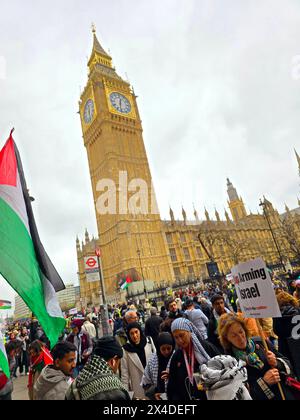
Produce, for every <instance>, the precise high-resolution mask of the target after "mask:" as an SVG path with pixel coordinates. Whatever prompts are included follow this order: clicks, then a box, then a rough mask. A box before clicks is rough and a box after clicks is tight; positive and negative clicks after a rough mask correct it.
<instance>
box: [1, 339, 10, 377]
mask: <svg viewBox="0 0 300 420" xmlns="http://www.w3.org/2000/svg"><path fill="white" fill-rule="evenodd" d="M0 369H1V370H2V372H3V373H4V375H5V376H6V377H7V378H10V371H9V364H8V360H7V355H6V351H5V346H4V341H3V336H2V333H1V331H0Z"/></svg>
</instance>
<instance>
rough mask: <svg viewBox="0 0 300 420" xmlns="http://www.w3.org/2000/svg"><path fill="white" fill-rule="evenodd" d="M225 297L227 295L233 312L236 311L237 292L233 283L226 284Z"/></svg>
mask: <svg viewBox="0 0 300 420" xmlns="http://www.w3.org/2000/svg"><path fill="white" fill-rule="evenodd" d="M227 297H228V302H229V305H230V306H231V307H232V309H233V312H236V311H237V306H236V300H237V294H236V290H235V286H234V284H233V283H230V284H229V286H228V291H227Z"/></svg>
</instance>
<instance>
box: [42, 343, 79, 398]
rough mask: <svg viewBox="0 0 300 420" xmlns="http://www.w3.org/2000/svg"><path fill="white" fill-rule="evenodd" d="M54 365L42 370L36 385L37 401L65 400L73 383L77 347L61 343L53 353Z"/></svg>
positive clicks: (55, 347)
mask: <svg viewBox="0 0 300 420" xmlns="http://www.w3.org/2000/svg"><path fill="white" fill-rule="evenodd" d="M51 356H52V359H53V365H47V366H45V367H44V369H43V370H42V372H41V374H40V376H39V378H38V380H37V381H36V383H35V385H34V392H35V399H36V400H41V401H47V400H64V399H65V396H66V391H67V389H68V388H69V386H70V384H71V383H72V380H71V377H72V374H73V370H74V368H75V367H76V347H75V346H74V344H71V343H69V342H67V341H66V342H60V343H58V344H56V346H54V348H53V349H52V351H51Z"/></svg>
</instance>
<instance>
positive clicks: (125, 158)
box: [76, 29, 300, 306]
mask: <svg viewBox="0 0 300 420" xmlns="http://www.w3.org/2000/svg"><path fill="white" fill-rule="evenodd" d="M93 38H94V39H93V50H92V54H91V57H90V59H89V62H88V67H89V75H88V81H87V84H86V87H85V89H84V91H83V93H82V95H81V97H80V101H79V111H80V117H81V124H82V132H83V140H84V145H85V147H86V150H87V156H88V162H89V170H90V177H91V183H92V190H93V197H94V203H95V212H96V218H97V227H98V237H97V238H94V237H92V238H90V236H89V234H88V232H87V231H86V232H85V238H84V242H80V240H79V238H77V240H76V248H77V258H78V275H79V281H80V290H81V299H82V302H83V305H84V306H85V305H87V304H98V303H99V289H100V284H99V282H98V281H96V282H88V281H87V277H86V272H85V258H87V257H89V256H94V255H95V249H96V248H97V247H98V248H100V249H101V260H102V267H103V277H104V282H105V289H106V295H107V300H108V302H109V301H114V300H115V296H116V293H117V291H118V290H119V285H120V282H122V279H124V278H125V279H126V278H127V277H128V276H129V277H130V278H131V279H132V280H133V281H142V280H143V279H146V280H151V281H153V282H154V283H155V284H157V285H170V286H171V285H172V284H174V282H175V281H176V280H179V279H195V278H202V279H205V278H207V277H208V276H209V274H208V271H207V263H209V262H215V263H217V265H218V268H219V271H220V273H224V274H226V273H229V272H230V270H231V268H232V267H233V266H234V265H236V264H237V263H239V262H243V261H247V260H250V259H253V258H257V257H262V258H263V259H264V260H265V261H266V263H267V264H268V265H269V266H271V267H274V268H280V266H283V265H285V267H286V269H288V268H291V267H292V266H296V265H298V266H299V265H300V207H298V208H296V209H289V208H287V207H286V211H285V213H284V214H279V213H278V211H277V210H276V209H275V208H274V207H273V205H272V203H271V202H270V201H268V200H267V198H264V200H263V201H262V202H261V207H262V214H248V213H247V211H246V208H245V205H244V202H243V200H242V198H241V197H240V196H239V194H238V192H237V191H236V189H235V187H234V185H233V184H232V182H231V181H230V180H229V179H228V180H227V192H228V206H229V210H230V214H229V213H228V212H227V211H225V214H224V215H222V217H221V215H220V214H219V213H218V211H217V210H216V211H215V214H214V215H213V217H212V215H209V213H208V212H207V211H206V212H205V220H200V219H199V217H198V213H197V211H196V210H195V212H194V220H192V221H191V220H188V218H187V215H186V212H185V210H184V209H182V217H181V220H178V219H177V218H176V217H175V215H174V213H173V211H172V209H170V220H168V221H162V220H161V217H160V214H159V212H158V210H156V211H148V212H142V211H141V212H136V211H135V212H130V211H128V208H127V207H126V206H125V207H126V208H125V211H119V209H118V211H109V210H112V209H113V208H116V206H114V205H113V206H112V207H109V206H108V207H107V208H106V211H103V209H102V210H101V209H100V211H99V195H100V194H99V193H100V192H101V191H104V193H103V192H102V195H103V194H104V196H105V192H106V193H107V191H108V190H107V188H106V190H105V189H103V185H102V184H101V180H110V182H111V186H112V190H110V191H113V192H114V194H113V195H109V193H107V195H106V198H107V200H106V201H107V202H109V201H110V199H111V201H110V203H112V204H114V203H115V201H114V200H117V201H118V202H120V201H122V200H123V199H124V197H123V196H122V194H123V195H124V191H123V189H122V185H121V183H122V181H121V180H120V173H122V174H123V175H124V174H126V181H128V183H129V185H130V181H131V180H143V181H144V183H146V185H147V186H148V189H147V190H146V191H147V193H146V195H147V197H146V202H149V203H150V202H152V203H153V202H154V203H156V201H155V193H154V190H153V188H152V178H151V172H150V167H149V163H148V158H147V154H146V150H145V146H144V141H143V134H142V133H143V128H142V122H141V119H140V115H139V110H138V105H137V100H136V99H137V97H136V96H135V94H134V91H133V90H132V88H131V86H130V84H129V83H128V82H127V81H125V80H123V79H122V78H121V77H120V76H119V75H118V74H117V72H116V70H115V68H114V67H113V64H112V58H111V56H110V55H109V54H108V53H107V52H106V51H105V50H104V49H103V48H102V46H101V45H100V43H99V41H98V39H97V36H96V31H95V29H93ZM296 158H297V161H298V166H299V174H300V158H299V155H298V154H297V152H296ZM99 181H100V182H99ZM129 191H131V192H132V191H133V190H131V189H129ZM129 195H130V193H129ZM132 195H133V194H131V196H132ZM140 200H142V199H141V198H140ZM104 201H105V200H104ZM122 202H123V203H124V200H123V201H122ZM102 204H103V203H102ZM298 206H300V203H299V200H298ZM128 207H130V206H129V205H128ZM154 207H155V206H154ZM155 208H156V207H155ZM123 210H124V209H123Z"/></svg>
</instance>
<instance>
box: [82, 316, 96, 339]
mask: <svg viewBox="0 0 300 420" xmlns="http://www.w3.org/2000/svg"><path fill="white" fill-rule="evenodd" d="M82 332H86V333H88V335H89V336H90V338H91V340H94V339H95V338H96V336H97V332H96V328H95V325H94V324H93V323H92V322H91V321H90V320H89V318H88V317H86V318H85V322H84V323H83V325H82Z"/></svg>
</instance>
